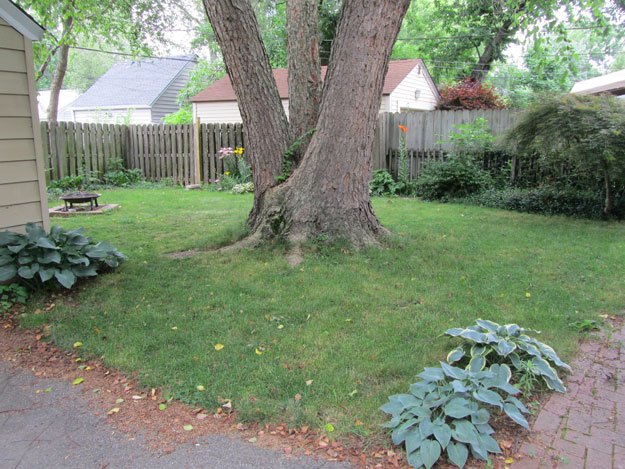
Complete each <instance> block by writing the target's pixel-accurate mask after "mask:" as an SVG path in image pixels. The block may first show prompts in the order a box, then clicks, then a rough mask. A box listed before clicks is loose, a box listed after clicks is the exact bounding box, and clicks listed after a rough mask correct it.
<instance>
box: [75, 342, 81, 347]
mask: <svg viewBox="0 0 625 469" xmlns="http://www.w3.org/2000/svg"><path fill="white" fill-rule="evenodd" d="M78 347H82V342H74V348H78Z"/></svg>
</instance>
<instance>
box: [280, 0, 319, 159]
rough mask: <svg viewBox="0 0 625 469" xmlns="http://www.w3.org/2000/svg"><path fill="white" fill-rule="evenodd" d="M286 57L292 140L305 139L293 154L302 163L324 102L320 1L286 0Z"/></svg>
mask: <svg viewBox="0 0 625 469" xmlns="http://www.w3.org/2000/svg"><path fill="white" fill-rule="evenodd" d="M286 6H287V8H286V10H287V17H286V35H287V58H288V69H289V124H290V125H289V127H290V134H291V142H295V141H297V140H298V139H300V138H301V139H302V140H301V142H300V145H299V146H298V148H297V149H296V150H295V152H294V154H293V157H292V159H293V163H294V165H295V166H297V165H298V164H299V162H300V161H301V159H302V156H303V155H304V153H305V152H306V148H307V147H308V143H309V142H310V136H307V137H303V136H304V134H306V133H307V132H308V131H310V130H312V129H314V128H315V125H316V123H317V117H318V116H319V103H320V101H321V62H320V58H319V44H318V42H317V40H318V34H319V11H318V0H287V2H286Z"/></svg>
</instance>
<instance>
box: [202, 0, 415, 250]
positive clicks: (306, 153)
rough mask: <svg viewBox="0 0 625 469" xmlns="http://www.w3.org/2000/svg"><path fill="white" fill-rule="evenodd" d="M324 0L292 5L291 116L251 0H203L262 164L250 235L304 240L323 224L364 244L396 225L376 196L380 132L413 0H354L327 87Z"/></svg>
mask: <svg viewBox="0 0 625 469" xmlns="http://www.w3.org/2000/svg"><path fill="white" fill-rule="evenodd" d="M317 3H318V0H288V1H287V5H286V7H287V11H288V13H287V19H288V22H289V24H288V25H287V31H288V45H287V55H288V57H289V59H288V60H289V65H290V70H289V97H290V100H292V101H293V102H294V103H298V104H297V105H293V106H290V115H289V116H290V122H291V124H290V123H289V120H288V119H287V117H286V115H285V112H284V110H283V108H282V105H281V103H280V97H279V95H278V90H277V86H276V83H275V80H274V78H273V74H272V72H271V66H270V63H269V59H268V57H267V54H266V52H265V48H264V46H263V43H262V40H261V36H260V34H259V31H258V25H257V22H256V18H255V16H254V11H253V9H252V7H251V5H250V2H249V1H247V0H204V7H205V9H206V12H207V14H208V18H209V20H210V23H211V26H212V29H213V31H214V33H215V37H216V39H217V42H218V43H219V46H220V48H221V52H222V55H223V58H224V62H225V64H226V67H227V70H228V74H229V76H230V79H231V81H232V84H233V87H234V91H235V93H236V95H237V100H238V103H239V109H240V111H241V116H242V118H243V124H244V126H245V129H246V135H247V142H248V143H247V148H246V153H247V154H248V155H249V157H250V160H251V163H252V168H253V172H254V206H253V209H252V212H251V213H250V216H249V220H248V222H249V224H250V226H251V229H252V233H251V235H250V238H249V240H250V241H255V240H260V239H263V238H270V237H276V236H283V237H285V238H286V239H288V240H290V241H292V242H301V241H304V240H306V239H309V238H314V237H316V236H318V235H321V234H324V235H327V236H328V238H330V239H337V238H344V239H347V240H348V241H350V242H351V243H353V244H354V245H356V246H364V245H369V244H377V243H378V242H379V240H380V238H381V236H383V235H384V234H385V233H387V230H386V229H385V228H383V227H382V225H381V224H380V222H379V221H378V219H377V218H376V216H375V214H374V213H373V208H372V206H371V201H370V198H369V179H370V177H371V155H372V151H373V143H374V132H375V127H376V123H377V116H378V111H379V109H380V102H381V96H382V88H383V84H384V78H385V75H386V71H387V69H388V61H389V57H390V54H391V50H392V47H393V43H394V42H395V39H396V37H397V33H398V32H399V29H400V26H401V21H402V18H403V16H404V14H405V12H406V10H407V8H408V5H409V3H410V0H345V1H344V2H343V5H342V9H341V16H340V20H339V23H338V27H337V30H336V37H335V39H334V41H333V44H332V51H331V56H330V60H329V65H328V69H327V73H326V76H325V79H324V83H323V87H322V88H321V73H320V72H321V69H320V64H319V59H318V48H319V45H318V29H317V25H318V21H317V20H316V18H315V17H316V15H317V7H316V4H317ZM317 107H318V109H317ZM313 129H314V133H313V134H312V137H311V138H310V142H309V143H308V145H307V146H306V148H305V150H304V149H303V146H300V147H299V150H300V154H299V157H297V158H296V159H295V160H294V161H292V162H290V163H291V164H285V161H284V159H285V154H287V150H288V149H289V147H291V145H292V144H293V142H294V141H296V140H297V137H298V136H300V135H302V134H306V133H310V131H312V130H313ZM291 153H293V152H288V154H291ZM288 167H290V168H291V173H290V174H289V175H288V177H287V178H286V180H284V181H283V182H281V183H280V182H279V180H282V179H284V178H279V176H280V175H281V174H282V173H283V171H284V170H285V169H286V168H288Z"/></svg>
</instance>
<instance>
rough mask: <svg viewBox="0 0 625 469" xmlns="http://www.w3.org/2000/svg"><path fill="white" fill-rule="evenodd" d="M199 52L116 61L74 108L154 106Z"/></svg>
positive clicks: (79, 98)
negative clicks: (181, 55) (182, 55)
mask: <svg viewBox="0 0 625 469" xmlns="http://www.w3.org/2000/svg"><path fill="white" fill-rule="evenodd" d="M195 61H196V56H195V55H189V56H184V57H171V58H167V59H144V60H128V61H124V62H120V63H117V64H115V65H113V66H112V67H111V68H110V69H109V70H108V71H107V72H106V73H105V74H104V75H102V76H101V77H100V78H98V81H96V82H95V83H94V84H93V85H92V86H91V88H89V89H88V90H87V91H85V92H84V93H83V94H82V95H80V96H79V97H78V99H76V101H74V102H73V103H72V104H71V107H72V108H97V107H105V106H151V105H152V104H153V103H154V102H155V101H156V100H157V99H158V98H159V97H160V96H161V94H163V91H165V89H166V88H167V87H168V86H169V85H170V84H171V83H172V81H173V80H174V79H175V78H176V76H178V74H179V73H180V72H181V71H182V70H183V69H184V68H185V67H186V66H187V65H188V64H189V62H195Z"/></svg>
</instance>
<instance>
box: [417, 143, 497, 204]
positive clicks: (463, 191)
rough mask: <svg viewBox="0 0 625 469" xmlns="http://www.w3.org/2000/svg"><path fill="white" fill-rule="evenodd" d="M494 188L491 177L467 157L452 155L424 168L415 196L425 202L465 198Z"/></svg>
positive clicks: (418, 180)
mask: <svg viewBox="0 0 625 469" xmlns="http://www.w3.org/2000/svg"><path fill="white" fill-rule="evenodd" d="M492 186H493V179H492V177H491V176H490V174H489V173H488V172H486V171H484V170H483V169H482V168H480V167H479V166H478V165H477V164H476V163H475V162H474V161H473V160H472V159H471V158H469V157H467V156H466V155H455V154H452V155H450V156H449V157H448V159H447V160H445V161H436V162H433V163H431V164H429V165H427V166H426V167H425V168H424V169H423V172H422V173H421V176H420V177H419V179H417V184H416V194H417V195H418V196H419V197H422V198H424V199H426V200H450V199H454V198H460V197H467V196H469V195H472V194H475V193H479V192H481V191H483V190H486V189H488V188H490V187H492Z"/></svg>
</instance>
